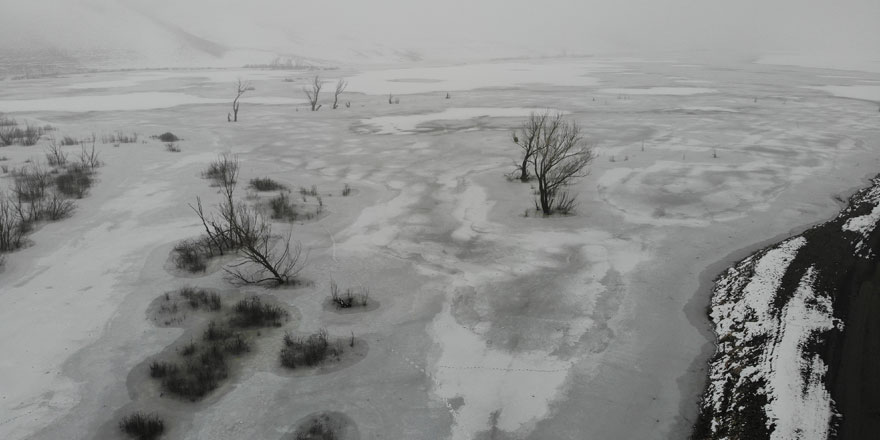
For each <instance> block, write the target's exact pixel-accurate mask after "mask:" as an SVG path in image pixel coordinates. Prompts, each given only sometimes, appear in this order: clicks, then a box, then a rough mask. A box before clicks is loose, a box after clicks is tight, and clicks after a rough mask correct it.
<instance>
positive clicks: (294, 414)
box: [0, 59, 878, 439]
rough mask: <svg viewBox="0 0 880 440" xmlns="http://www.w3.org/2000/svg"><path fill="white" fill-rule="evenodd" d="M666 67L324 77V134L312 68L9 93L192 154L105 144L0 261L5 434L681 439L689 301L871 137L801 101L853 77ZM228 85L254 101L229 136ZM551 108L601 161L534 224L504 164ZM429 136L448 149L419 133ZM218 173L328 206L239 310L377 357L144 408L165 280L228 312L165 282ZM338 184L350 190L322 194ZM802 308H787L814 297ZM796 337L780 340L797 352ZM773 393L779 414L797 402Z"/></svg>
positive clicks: (868, 128) (704, 331)
mask: <svg viewBox="0 0 880 440" xmlns="http://www.w3.org/2000/svg"><path fill="white" fill-rule="evenodd" d="M681 64H682V63H680V62H652V63H644V62H639V61H638V60H598V59H586V60H553V59H543V60H538V61H533V62H531V61H518V62H496V63H485V64H478V65H456V66H421V65H417V66H398V67H394V68H383V69H377V70H370V69H367V70H362V71H355V70H353V69H340V70H334V71H326V72H322V77H325V79H326V80H327V81H328V86H327V88H326V89H325V90H328V89H329V88H331V87H332V82H334V81H335V79H336V78H339V77H346V78H347V79H348V80H349V83H350V91H349V92H348V93H346V94H344V95H343V97H342V99H343V100H345V101H350V102H351V107H350V108H346V107H341V108H339V109H337V110H331V109H329V107H330V106H329V105H327V104H326V102H327V99H328V98H327V97H326V95H325V96H322V102H324V103H325V105H324V108H323V109H322V110H321V111H319V112H309V111H304V110H305V109H304V106H303V104H302V99H303V98H304V97H303V95H302V91H301V87H302V85H304V84H305V83H307V81H308V80H309V79H310V77H312V76H313V75H314V74H315V72H295V71H285V72H267V71H248V70H240V69H239V70H234V71H193V72H184V71H168V72H140V73H139V72H128V73H125V72H119V73H100V74H89V75H82V76H70V77H63V78H61V77H59V78H45V79H39V80H23V81H12V82H8V83H6V84H7V86H8V87H6V88H5V89H4V90H3V92H0V111H3V112H10V113H11V116H14V117H15V118H17V119H19V120H20V121H24V120H27V121H30V122H35V123H41V124H43V123H49V124H52V125H54V126H56V127H57V131H56V133H57V134H58V135H71V136H75V137H77V136H80V137H81V136H86V135H89V134H91V133H97V134H98V136H99V137H100V135H101V134H102V133H108V132H114V131H116V130H123V131H125V132H132V131H136V132H138V133H139V134H141V138H142V139H148V137H149V135H155V134H160V133H163V132H166V131H171V132H174V133H175V134H177V135H178V136H180V137H181V138H183V139H184V140H183V141H181V142H180V143H179V145H180V147H181V149H182V152H180V153H170V152H166V151H165V150H164V145H163V144H162V143H160V142H157V141H153V140H149V139H148V140H147V143H146V144H142V143H139V144H123V145H120V146H119V147H118V148H114V147H113V146H112V145H98V148H99V150H100V153H101V155H102V159H103V160H104V161H105V162H106V166H104V167H103V168H102V169H101V170H100V174H99V182H97V184H96V186H95V187H94V188H93V190H92V192H91V194H90V195H89V196H88V197H87V198H85V199H83V200H81V201H78V205H79V206H80V208H79V210H78V211H77V213H76V214H75V215H74V216H73V217H72V218H70V219H67V220H64V221H62V222H59V223H53V224H50V225H46V226H43V227H41V228H39V229H38V230H37V231H35V232H34V233H33V234H32V235H31V236H30V238H31V240H32V241H33V245H32V246H31V247H28V248H26V249H24V250H21V251H19V252H16V253H13V254H10V255H8V256H7V262H6V266H5V269H4V270H3V272H0V306H2V307H0V314H2V315H0V334H2V335H11V336H9V337H5V338H3V342H2V344H3V346H2V347H0V348H2V349H3V350H5V351H4V352H5V353H10V354H14V355H12V356H9V357H4V358H3V359H2V361H0V438H4V439H23V438H35V439H37V438H95V437H98V438H113V437H114V436H117V435H119V434H118V433H117V432H116V422H117V420H118V417H120V416H121V415H123V414H125V413H127V412H130V411H132V410H134V409H147V410H151V411H156V412H158V413H160V414H162V415H163V417H166V420H167V422H168V426H169V430H170V432H169V433H168V438H191V439H196V438H216V439H224V438H279V437H281V436H283V435H285V434H286V433H289V432H292V430H293V429H295V426H293V424H294V423H295V421H297V420H300V419H302V418H303V417H305V416H307V415H309V414H312V413H314V412H316V411H324V410H328V411H338V412H342V413H344V414H346V415H347V416H348V417H350V418H351V419H352V420H353V421H354V423H356V425H357V429H358V431H359V432H360V436H361V438H374V437H375V438H408V439H420V438H422V439H437V438H449V439H452V438H454V439H471V438H492V437H493V436H494V438H505V437H509V438H534V439H545V438H600V439H603V438H638V439H659V438H683V437H685V436H686V435H687V433H688V432H689V431H690V427H691V423H692V422H693V420H694V417H695V414H696V410H697V400H698V397H699V395H700V394H701V393H702V391H703V390H704V388H703V385H704V383H705V369H704V365H705V362H706V360H707V359H708V357H709V355H711V352H712V350H711V345H710V344H711V340H712V335H711V333H710V332H709V323H708V320H707V318H706V316H705V305H706V304H707V303H708V301H709V300H708V298H709V290H710V289H709V287H710V283H709V282H708V280H709V279H711V277H712V276H714V275H716V274H717V272H718V271H720V269H721V268H720V267H717V265H719V264H720V265H722V266H726V265H727V264H729V263H731V262H733V261H735V260H736V259H737V258H741V257H742V256H743V255H740V254H741V250H742V249H743V248H744V247H746V248H749V249H751V248H753V247H754V246H756V245H757V244H758V243H760V242H762V241H764V240H767V239H770V238H772V237H774V236H777V235H779V234H783V233H786V232H788V231H789V230H790V229H791V228H792V227H794V226H796V225H801V224H806V223H811V222H815V221H818V220H821V219H824V218H827V217H829V216H831V215H833V213H834V212H835V211H836V209H837V206H836V204H835V202H834V200H833V199H832V198H831V197H830V196H831V195H833V194H836V193H838V192H842V191H846V190H848V189H849V188H852V187H856V186H859V185H860V184H861V179H862V178H863V177H864V176H865V175H867V174H869V173H873V172H875V171H876V169H875V165H876V157H875V151H877V147H878V144H877V139H878V136H877V134H878V133H877V131H878V128H877V124H876V118H877V111H876V107H875V106H874V105H872V104H869V103H866V102H863V101H855V100H850V99H842V98H836V97H833V96H830V95H828V94H827V93H825V92H824V91H821V90H814V89H810V88H808V86H816V85H821V84H828V85H838V86H843V85H857V81H858V80H850V79H845V78H834V79H830V78H825V79H822V78H821V77H820V76H819V74H818V73H817V72H813V71H810V70H805V69H802V70H799V69H791V70H790V71H787V72H786V74H785V75H781V74H780V73H779V72H777V71H776V70H774V69H771V68H764V67H762V66H755V65H743V66H741V69H740V70H739V71H732V70H730V69H724V70H722V69H718V70H713V69H711V68H710V67H707V66H694V65H681ZM623 71H626V72H641V73H643V74H642V75H618V74H617V73H618V72H623ZM323 73H326V76H324V75H323ZM822 73H823V74H827V72H822ZM239 77H242V78H243V79H246V80H251V81H252V83H253V85H254V87H255V91H254V92H253V93H252V94H250V95H245V97H246V98H247V99H245V100H244V102H243V103H242V107H241V112H240V114H239V121H240V122H238V123H236V124H230V123H227V122H226V114H227V113H228V112H229V111H230V110H231V108H230V94H231V91H232V82H233V81H235V79H237V78H239ZM284 78H290V80H291V81H290V82H287V81H282V79H284ZM687 81H691V82H692V83H693V84H705V83H708V82H711V86H707V87H711V88H712V89H711V93H703V92H704V91H707V90H708V89H702V88H697V87H693V88H691V87H680V86H678V85H677V84H679V83H681V82H687ZM89 84H91V85H89ZM603 90H604V91H603ZM608 90H616V91H615V92H608ZM640 90H642V91H643V90H648V91H651V92H650V93H647V92H643V93H644V94H638V93H636V92H633V91H640ZM670 90H672V91H674V92H675V93H672V92H670ZM682 90H687V91H688V93H679V92H681V91H682ZM695 90H698V91H699V93H698V92H695ZM623 91H626V92H623ZM446 92H450V93H451V98H450V99H446V98H445V93H446ZM389 93H392V94H394V95H395V96H396V95H404V96H402V97H401V100H400V104H388V102H387V100H388V96H387V95H388V94H389ZM157 94H158V96H161V97H162V98H161V99H159V98H157ZM616 94H620V95H624V94H625V95H627V96H626V97H625V99H624V98H623V97H616V96H614V95H616ZM132 95H134V96H132ZM596 96H601V99H596V98H595V97H596ZM756 96H757V97H760V99H755V97H756ZM772 97H786V98H772ZM131 98H135V99H131ZM258 104H259V105H258ZM265 104H271V105H265ZM546 108H552V109H555V110H559V111H563V112H566V114H567V117H569V118H571V119H574V120H577V121H578V122H580V123H581V125H582V126H583V127H584V130H585V134H586V137H587V139H588V140H589V141H591V143H592V144H593V145H594V146H595V148H596V151H597V153H598V154H599V155H598V157H597V159H596V160H595V161H594V163H593V165H592V173H591V175H590V176H588V177H586V178H585V179H583V180H582V181H580V182H579V183H577V184H576V185H575V186H574V187H573V188H572V191H573V192H575V193H577V194H578V201H579V205H578V209H577V214H576V215H574V216H569V217H554V218H546V219H545V218H540V216H536V215H535V214H536V213H535V211H534V205H533V201H532V195H531V194H532V189H531V188H530V185H529V184H521V183H518V182H511V181H508V180H507V179H506V178H505V177H504V174H505V173H507V172H509V171H510V170H511V169H512V165H511V164H512V162H513V160H514V159H515V158H516V157H517V154H518V151H519V150H518V147H516V146H515V145H514V144H513V143H512V142H511V141H510V131H511V130H512V129H513V128H515V127H517V126H518V125H519V119H518V118H520V117H524V116H526V115H527V114H528V112H529V111H530V110H531V109H546ZM475 109H476V110H475ZM87 110H91V111H87ZM482 116H489V117H488V118H483V117H482ZM438 120H440V121H443V122H442V123H443V124H444V125H449V126H451V127H457V128H464V129H459V130H419V127H420V124H422V125H425V123H427V125H430V124H432V123H434V122H432V121H438ZM365 123H366V124H365ZM365 125H366V126H368V127H373V126H375V127H380V133H381V132H400V131H403V132H405V133H406V135H405V136H385V135H380V134H379V133H376V132H375V131H374V130H372V129H371V130H363V128H364V126H365ZM67 148H69V149H70V151H71V153H74V154H75V153H76V151H78V148H79V147H67ZM222 151H231V152H234V153H237V154H239V158H240V160H241V163H242V170H241V180H242V182H246V181H247V180H248V179H250V178H254V177H262V176H268V177H272V178H273V179H276V180H279V181H282V182H284V183H286V184H288V185H289V186H290V187H291V188H294V189H296V188H298V187H300V186H302V187H310V186H311V185H313V184H314V185H316V186H317V187H318V188H319V191H320V193H321V194H322V198H323V203H324V205H325V210H326V215H324V216H323V217H321V218H320V220H317V221H311V222H304V223H302V224H296V225H295V226H294V227H293V234H294V236H295V238H296V239H298V240H300V241H301V242H302V243H303V246H304V248H306V249H307V250H308V253H309V264H308V265H307V266H306V268H305V270H304V271H303V273H302V276H303V278H304V279H305V280H307V281H309V282H310V283H305V284H304V285H302V286H300V287H297V288H292V289H274V290H263V289H258V288H247V289H241V290H244V291H246V292H256V293H265V294H268V295H272V296H274V297H275V298H277V299H278V300H279V301H280V302H281V303H282V304H285V305H286V306H288V307H290V308H291V309H292V310H293V311H294V313H293V315H294V316H295V319H292V320H291V322H290V323H288V324H287V325H286V327H285V328H284V330H294V331H299V332H310V331H314V330H316V329H317V328H320V327H325V328H327V330H328V331H329V332H330V333H331V334H332V335H337V336H342V337H347V336H348V335H349V334H350V333H354V334H355V335H357V336H358V337H360V338H363V340H364V341H365V342H366V343H367V344H368V345H369V352H368V353H367V354H366V357H365V358H364V359H362V360H361V361H359V362H357V363H355V364H352V365H349V366H346V367H345V368H341V369H338V370H335V371H332V372H328V373H326V374H315V375H304V376H295V377H293V376H290V375H285V374H283V372H282V371H280V370H279V367H278V361H277V351H276V348H277V347H276V345H277V343H278V341H274V342H271V341H270V342H266V345H260V346H259V347H257V348H256V349H255V352H254V353H253V354H252V355H251V356H250V357H248V358H246V359H245V361H244V364H243V366H242V367H241V368H240V369H239V370H236V372H235V374H234V375H233V379H232V381H231V382H230V384H229V385H228V386H224V387H222V388H221V389H220V390H218V391H217V392H216V393H215V394H214V395H212V396H211V397H209V398H208V399H206V400H205V401H203V402H200V403H198V404H189V403H186V402H177V401H172V400H170V399H167V398H159V397H158V396H153V395H151V394H150V393H149V392H147V391H144V390H149V385H150V382H146V381H145V379H144V377H143V374H142V373H143V371H144V370H143V363H144V362H145V361H147V360H148V359H149V358H150V356H153V355H155V354H156V353H159V352H160V351H162V350H163V349H164V348H165V347H166V346H168V345H169V344H171V343H173V342H174V341H175V340H177V339H178V338H179V337H181V335H183V330H181V329H176V328H157V327H154V326H153V325H152V324H151V322H150V321H148V320H147V319H146V316H145V313H146V310H147V307H148V305H149V304H150V303H151V302H152V301H153V300H154V299H155V298H157V297H159V296H160V295H162V294H163V293H164V292H165V291H168V290H171V289H174V288H178V287H180V286H183V285H198V286H201V287H213V288H216V289H218V290H220V291H229V290H230V289H235V288H234V287H232V286H230V284H229V283H228V282H227V281H225V280H224V279H223V274H222V273H221V272H220V271H213V272H209V273H208V274H206V275H205V276H200V277H184V276H180V275H179V274H176V272H174V271H173V270H168V269H167V267H168V256H169V252H170V250H171V247H172V246H173V244H174V243H175V242H176V241H178V240H180V239H182V238H185V237H193V236H196V235H197V234H198V233H199V225H198V224H197V223H196V221H195V218H194V217H193V214H192V212H191V211H190V208H189V207H188V206H187V204H188V203H192V202H193V201H194V200H195V197H196V196H199V197H201V198H202V200H204V201H206V202H207V203H210V202H213V201H216V200H217V197H218V195H217V193H216V189H215V188H211V187H209V186H208V184H207V182H206V181H204V180H202V179H200V177H199V175H200V172H201V170H202V169H203V168H204V167H205V165H206V164H207V163H208V162H209V161H210V160H211V158H212V157H214V155H215V154H216V153H218V152H222ZM0 156H4V157H7V158H8V161H4V162H3V164H8V165H9V166H10V167H16V166H20V165H21V164H23V163H24V162H25V161H26V160H27V159H29V158H32V159H33V160H42V159H43V150H42V148H41V147H40V146H36V147H17V146H16V147H5V148H3V149H0ZM2 179H3V181H4V185H5V184H6V182H8V181H9V176H8V175H4V176H3V177H2ZM346 183H347V184H349V185H350V186H351V188H352V189H353V193H352V195H350V196H348V197H341V195H340V191H341V189H342V188H343V184H346ZM245 193H246V191H244V189H242V190H241V195H242V197H244V196H245ZM262 197H268V196H267V195H264V196H262ZM281 226H283V225H279V227H281ZM738 251H740V252H738ZM710 266H711V267H713V268H715V269H713V270H715V272H713V273H706V272H705V271H707V270H708V269H707V268H709V267H710ZM701 274H702V275H701ZM330 278H332V279H334V280H335V281H336V282H338V283H339V284H340V285H360V286H367V287H369V288H370V292H371V297H374V298H375V299H376V301H377V302H378V303H379V304H380V306H379V307H378V308H377V309H375V310H372V311H369V312H364V313H359V314H349V315H343V314H336V313H333V312H332V311H327V310H326V309H325V308H324V302H325V301H326V298H327V295H328V283H329V280H330ZM821 294H822V293H821V292H808V291H807V289H806V288H805V289H804V291H803V297H804V299H805V301H806V299H808V298H809V297H810V296H811V295H813V296H818V295H821ZM806 303H810V302H809V301H807V302H805V304H806ZM810 304H812V303H810ZM810 310H812V309H809V310H808V309H804V308H803V307H801V308H798V307H795V306H792V307H791V308H790V309H789V310H788V312H787V313H789V314H790V315H791V316H792V317H796V316H800V317H804V316H807V315H808V312H809V313H812V311H810ZM794 330H795V328H794V327H791V328H788V327H787V328H785V329H784V331H783V332H782V333H780V335H783V336H784V337H786V338H791V339H793V340H799V338H800V336H799V333H797V332H794ZM272 344H276V345H272ZM778 354H779V355H780V356H781V355H782V353H778ZM788 355H791V356H796V355H797V353H794V354H792V353H788ZM781 359H790V358H781ZM138 366H141V367H140V368H141V369H138V368H139V367H138ZM819 370H820V368H819V366H818V365H817V366H816V369H815V371H817V372H818V371H819ZM788 379H791V380H788ZM788 379H786V380H787V381H785V382H784V383H783V382H780V385H779V389H780V392H782V391H783V390H784V389H788V387H791V386H796V385H797V384H796V383H795V382H792V381H793V380H794V378H791V377H789V378H788ZM780 380H781V379H780ZM780 395H781V396H782V394H780ZM810 396H818V397H821V393H818V392H817V393H812V394H810ZM783 397H784V396H783ZM808 400H809V401H810V402H813V401H814V400H815V401H818V400H817V399H813V398H812V397H811V398H810V399H808ZM805 402H806V401H805ZM811 408H813V409H814V410H815V412H814V413H815V414H824V413H822V412H821V411H820V410H821V409H822V408H821V407H820V406H813V407H811ZM777 414H778V416H779V417H782V416H783V414H782V413H781V412H779V413H777Z"/></svg>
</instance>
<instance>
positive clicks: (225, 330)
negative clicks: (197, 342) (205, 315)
mask: <svg viewBox="0 0 880 440" xmlns="http://www.w3.org/2000/svg"><path fill="white" fill-rule="evenodd" d="M230 336H232V330H230V329H229V327H226V326H225V325H222V324H217V322H216V321H211V322H209V323H208V328H206V329H205V332H204V333H203V334H202V339H204V340H206V341H209V342H211V341H223V340H226V338H229V337H230Z"/></svg>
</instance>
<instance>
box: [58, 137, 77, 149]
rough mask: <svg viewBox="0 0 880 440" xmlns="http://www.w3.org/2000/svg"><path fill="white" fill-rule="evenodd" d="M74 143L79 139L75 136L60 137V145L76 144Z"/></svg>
mask: <svg viewBox="0 0 880 440" xmlns="http://www.w3.org/2000/svg"><path fill="white" fill-rule="evenodd" d="M76 144H79V141H78V140H76V139H75V138H72V137H70V136H64V137H62V138H61V145H63V146H65V147H66V146H68V145H76Z"/></svg>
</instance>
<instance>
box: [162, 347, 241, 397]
mask: <svg viewBox="0 0 880 440" xmlns="http://www.w3.org/2000/svg"><path fill="white" fill-rule="evenodd" d="M228 376H229V366H228V364H227V363H226V357H225V356H224V354H223V351H221V349H220V348H219V347H218V346H217V345H214V344H212V345H211V346H210V347H209V348H208V349H207V350H205V351H204V352H202V353H201V354H200V355H199V356H197V357H196V358H195V359H192V360H190V361H188V362H187V363H186V366H185V367H183V368H176V369H174V370H169V372H168V373H167V374H166V376H165V377H164V378H163V380H162V388H163V389H165V390H166V391H168V392H169V393H171V394H174V395H177V396H180V397H184V398H188V399H190V400H192V401H196V400H198V399H200V398H202V397H204V396H205V395H206V394H208V393H209V392H211V391H213V390H214V389H216V388H217V386H218V385H219V383H220V381H221V380H223V379H226V377H228Z"/></svg>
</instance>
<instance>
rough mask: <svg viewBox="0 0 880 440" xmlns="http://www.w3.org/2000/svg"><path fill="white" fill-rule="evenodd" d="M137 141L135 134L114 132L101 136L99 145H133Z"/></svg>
mask: <svg viewBox="0 0 880 440" xmlns="http://www.w3.org/2000/svg"><path fill="white" fill-rule="evenodd" d="M137 141H138V135H137V133H131V134H125V133H123V132H121V131H116V132H114V133H110V134H104V135H102V136H101V143H103V144H134V143H137Z"/></svg>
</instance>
